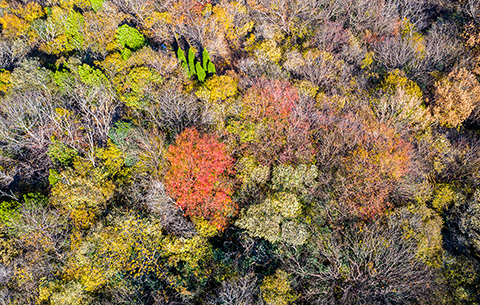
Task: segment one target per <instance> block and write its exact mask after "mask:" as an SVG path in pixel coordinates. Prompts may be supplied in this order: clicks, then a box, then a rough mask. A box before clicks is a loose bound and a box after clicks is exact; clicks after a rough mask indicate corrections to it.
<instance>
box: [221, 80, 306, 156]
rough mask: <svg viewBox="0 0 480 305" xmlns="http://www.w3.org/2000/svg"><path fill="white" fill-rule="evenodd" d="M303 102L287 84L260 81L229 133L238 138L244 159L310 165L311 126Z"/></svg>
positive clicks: (233, 121) (230, 127)
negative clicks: (303, 115) (301, 104)
mask: <svg viewBox="0 0 480 305" xmlns="http://www.w3.org/2000/svg"><path fill="white" fill-rule="evenodd" d="M300 102H301V100H300V97H299V95H298V92H297V90H296V88H294V87H293V86H292V85H291V84H289V83H288V82H281V81H267V80H265V79H257V80H255V81H254V84H253V86H252V87H251V88H249V89H248V91H247V92H246V94H245V95H244V97H243V100H242V111H241V113H240V114H239V116H238V117H237V118H235V119H234V120H231V121H230V122H229V123H230V124H229V126H227V131H229V132H230V134H232V135H234V136H236V137H237V141H238V145H239V146H240V147H241V149H242V154H243V155H244V156H248V155H251V156H253V157H254V158H255V159H256V160H257V161H258V162H259V163H260V164H262V165H272V164H282V163H287V164H288V163H290V164H297V163H309V162H310V161H311V160H312V157H313V147H312V143H311V140H310V125H309V122H308V121H307V120H305V119H304V118H303V117H302V109H301V107H299V105H300Z"/></svg>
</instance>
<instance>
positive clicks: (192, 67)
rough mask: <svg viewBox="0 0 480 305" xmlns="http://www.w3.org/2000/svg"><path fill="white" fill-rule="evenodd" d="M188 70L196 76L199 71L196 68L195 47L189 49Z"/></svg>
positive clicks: (190, 74) (191, 74)
mask: <svg viewBox="0 0 480 305" xmlns="http://www.w3.org/2000/svg"><path fill="white" fill-rule="evenodd" d="M188 71H189V76H194V75H196V73H197V72H196V70H195V51H194V49H193V48H189V49H188Z"/></svg>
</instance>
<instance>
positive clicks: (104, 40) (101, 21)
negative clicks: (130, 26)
mask: <svg viewBox="0 0 480 305" xmlns="http://www.w3.org/2000/svg"><path fill="white" fill-rule="evenodd" d="M83 16H84V19H85V26H84V35H83V37H84V39H85V47H88V48H91V49H92V51H94V52H98V53H100V54H104V55H107V53H109V52H112V51H115V50H120V45H119V44H118V41H117V38H116V36H115V34H116V31H117V28H118V25H119V24H120V22H121V21H122V20H124V19H125V18H126V15H125V14H123V13H120V12H118V11H117V10H116V8H115V6H113V5H107V6H104V9H102V10H100V11H98V12H97V13H95V12H92V11H87V12H85V13H84V14H83Z"/></svg>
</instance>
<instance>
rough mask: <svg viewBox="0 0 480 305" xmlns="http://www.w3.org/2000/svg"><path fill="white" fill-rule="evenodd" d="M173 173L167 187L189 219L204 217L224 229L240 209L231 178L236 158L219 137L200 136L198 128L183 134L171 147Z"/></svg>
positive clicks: (167, 181)
mask: <svg viewBox="0 0 480 305" xmlns="http://www.w3.org/2000/svg"><path fill="white" fill-rule="evenodd" d="M166 157H167V160H168V161H169V162H170V165H171V166H170V170H169V171H168V172H167V174H166V176H165V185H166V188H167V190H168V192H169V194H170V195H171V196H172V197H173V199H174V200H175V201H176V204H177V205H178V206H179V207H180V208H181V209H182V210H183V211H184V213H185V214H186V215H187V216H193V217H202V218H204V219H206V220H208V221H209V222H210V223H211V224H212V225H214V226H215V227H216V228H217V229H218V230H220V231H222V230H224V229H225V228H226V227H227V225H228V220H229V218H231V217H233V216H235V214H236V212H237V206H236V204H235V203H234V202H233V201H232V198H231V196H232V193H233V190H232V187H231V184H230V183H229V175H232V174H233V159H232V158H231V157H230V156H229V155H228V153H227V151H226V148H225V145H224V144H223V143H221V142H219V141H218V139H217V136H216V135H210V134H205V135H200V134H199V132H198V131H197V130H196V129H195V128H189V129H186V130H185V131H183V132H182V133H181V134H180V135H179V136H178V137H177V139H176V142H175V144H173V145H171V146H170V147H169V148H168V152H167V156H166Z"/></svg>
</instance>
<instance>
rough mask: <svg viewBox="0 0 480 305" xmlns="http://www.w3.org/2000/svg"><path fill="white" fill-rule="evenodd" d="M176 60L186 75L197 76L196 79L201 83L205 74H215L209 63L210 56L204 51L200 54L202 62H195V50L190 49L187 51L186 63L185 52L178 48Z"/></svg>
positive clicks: (213, 67)
mask: <svg viewBox="0 0 480 305" xmlns="http://www.w3.org/2000/svg"><path fill="white" fill-rule="evenodd" d="M177 59H178V61H179V62H180V65H181V66H182V68H183V69H184V70H185V71H186V72H187V73H188V75H189V76H190V77H192V76H195V75H196V76H197V79H198V80H199V81H200V82H201V83H203V82H204V81H205V78H206V77H207V74H215V66H214V65H213V64H212V62H211V61H210V55H209V54H208V51H207V50H206V49H204V50H203V53H202V61H201V62H200V61H197V60H196V58H195V49H194V48H192V47H190V48H189V49H188V61H187V59H186V58H185V52H184V51H183V50H182V49H181V48H178V50H177Z"/></svg>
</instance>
